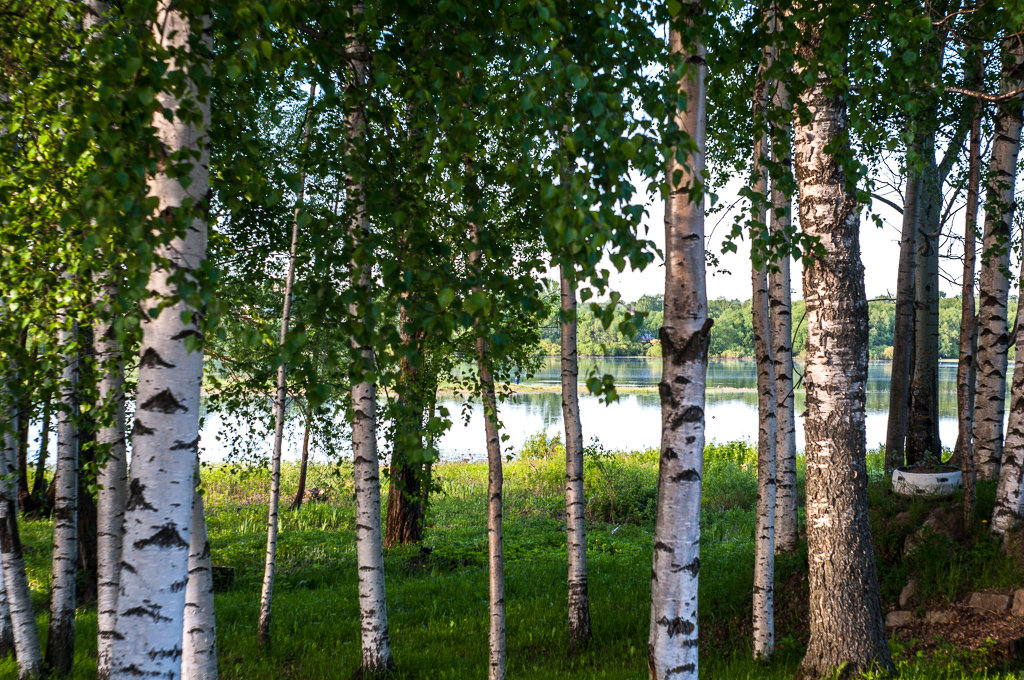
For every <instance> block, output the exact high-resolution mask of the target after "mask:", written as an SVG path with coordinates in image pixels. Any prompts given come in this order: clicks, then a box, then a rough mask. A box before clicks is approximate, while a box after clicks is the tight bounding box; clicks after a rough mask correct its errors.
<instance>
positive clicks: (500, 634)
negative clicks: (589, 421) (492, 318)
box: [469, 224, 507, 680]
mask: <svg viewBox="0 0 1024 680" xmlns="http://www.w3.org/2000/svg"><path fill="white" fill-rule="evenodd" d="M479 229H480V228H479V227H478V226H477V225H476V224H470V241H471V242H472V243H473V250H471V251H470V253H469V268H470V270H471V271H472V272H474V274H475V275H476V276H477V277H478V278H481V279H482V277H483V253H482V252H481V250H480V231H479ZM482 290H483V289H482V286H476V287H475V289H474V292H480V291H482ZM474 326H475V330H476V333H477V338H476V366H477V373H478V374H479V377H480V397H481V400H482V401H483V407H484V432H485V434H486V437H487V565H488V573H489V579H488V591H489V603H490V606H489V612H490V614H489V620H490V625H489V628H488V636H487V639H488V648H489V654H488V664H487V679H488V680H504V678H505V662H506V658H507V648H506V644H505V553H504V537H503V533H502V493H503V485H504V477H503V470H502V461H501V438H500V436H499V432H498V400H497V397H496V396H495V391H494V377H493V376H492V375H491V356H490V343H489V342H488V341H487V338H486V337H485V333H486V332H487V326H486V324H485V323H484V322H483V321H482V320H481V319H480V318H477V319H476V321H475V323H474Z"/></svg>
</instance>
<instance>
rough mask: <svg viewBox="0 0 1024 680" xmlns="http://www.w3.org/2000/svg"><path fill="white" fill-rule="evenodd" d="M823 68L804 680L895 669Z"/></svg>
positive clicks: (810, 27) (812, 295) (850, 269)
mask: <svg viewBox="0 0 1024 680" xmlns="http://www.w3.org/2000/svg"><path fill="white" fill-rule="evenodd" d="M798 27H799V29H800V31H801V33H802V39H801V42H800V43H799V44H798V48H797V50H798V61H797V73H796V76H797V77H798V78H799V77H800V76H801V75H802V73H803V72H804V71H805V70H806V68H807V66H803V65H801V64H816V63H820V62H819V60H820V59H821V58H822V55H821V54H820V50H821V49H822V45H821V42H822V38H821V31H822V28H821V26H820V25H818V24H809V23H800V24H798ZM832 85H833V83H832V82H831V81H830V78H829V75H828V72H827V70H826V69H824V68H820V69H818V73H817V77H816V79H815V81H814V82H813V84H810V85H809V86H808V88H807V89H806V90H805V91H804V92H802V93H801V94H800V101H801V103H802V104H803V105H804V106H805V107H806V109H807V111H808V112H809V113H810V119H809V120H807V121H806V122H805V121H803V120H802V119H801V116H799V115H797V116H794V132H793V137H794V159H795V164H794V169H795V174H796V179H797V187H798V190H799V202H800V226H801V227H802V229H803V230H804V232H805V233H806V234H808V235H809V236H812V237H816V238H817V239H818V240H819V242H820V246H821V251H820V252H819V253H818V254H817V255H816V256H815V257H812V258H809V259H808V260H807V261H806V262H805V265H804V299H805V300H806V301H807V330H808V334H807V364H806V372H805V374H804V378H805V382H806V384H807V420H806V423H805V425H804V432H805V435H806V439H807V441H806V448H805V451H806V459H807V552H808V565H809V566H808V575H809V583H810V615H809V619H810V640H809V642H808V646H807V654H806V656H805V657H804V659H803V662H802V663H801V666H800V671H799V673H798V677H804V678H822V677H828V676H829V674H830V673H833V672H835V671H836V670H837V669H840V668H842V669H843V673H844V674H856V673H858V672H863V671H867V670H873V669H876V668H877V669H879V670H881V671H883V672H891V671H893V670H894V667H893V663H892V658H891V656H890V653H889V646H888V642H887V640H886V637H885V624H884V621H883V618H882V603H881V598H880V596H879V592H878V575H877V571H876V567H875V557H874V552H873V549H872V544H871V524H870V522H869V518H868V498H867V482H868V474H867V458H866V448H867V447H866V442H865V429H864V424H865V386H866V383H867V373H868V351H867V347H868V304H867V298H866V296H865V293H864V267H863V265H862V264H861V259H860V234H859V231H860V220H859V217H858V205H857V198H856V193H855V190H854V188H853V187H852V186H847V181H846V173H845V171H844V170H843V167H842V165H841V164H840V162H839V161H838V159H836V157H835V156H834V155H833V153H832V151H831V149H834V148H840V149H842V148H848V144H849V139H848V137H847V134H848V133H847V129H846V127H847V120H846V102H845V100H844V99H843V97H842V96H841V95H838V94H834V93H831V92H830V90H832Z"/></svg>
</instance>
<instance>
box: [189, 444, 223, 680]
mask: <svg viewBox="0 0 1024 680" xmlns="http://www.w3.org/2000/svg"><path fill="white" fill-rule="evenodd" d="M190 533H191V535H190V536H189V548H188V584H187V585H186V586H185V619H184V626H183V637H182V643H181V678H182V680H217V630H216V626H215V624H214V615H213V567H212V566H211V563H210V541H209V539H208V538H207V534H206V514H205V512H204V511H203V495H202V493H200V489H199V458H198V456H197V457H196V462H195V486H194V490H193V492H192V527H191V532H190Z"/></svg>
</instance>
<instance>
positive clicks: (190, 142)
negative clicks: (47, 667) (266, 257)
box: [111, 2, 209, 680]
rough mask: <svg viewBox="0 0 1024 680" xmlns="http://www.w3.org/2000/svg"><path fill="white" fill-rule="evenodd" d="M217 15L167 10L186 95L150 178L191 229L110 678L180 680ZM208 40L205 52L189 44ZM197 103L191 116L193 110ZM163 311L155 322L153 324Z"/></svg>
mask: <svg viewBox="0 0 1024 680" xmlns="http://www.w3.org/2000/svg"><path fill="white" fill-rule="evenodd" d="M208 30H209V22H208V19H207V18H206V17H202V16H195V17H193V16H189V15H187V14H185V13H184V11H183V10H182V9H180V8H178V7H176V6H175V5H172V4H170V3H167V2H161V3H160V4H159V5H158V9H157V18H156V21H155V23H154V24H153V33H154V37H155V40H156V42H157V44H158V45H159V46H160V47H162V48H163V49H165V50H167V51H168V53H169V54H170V55H173V56H168V67H169V68H171V69H172V70H176V71H177V70H183V75H184V76H185V78H184V88H183V89H182V90H178V91H171V90H168V91H164V92H160V93H158V94H157V98H158V100H159V101H160V103H161V104H162V106H163V108H164V109H165V110H167V111H169V112H170V113H171V117H170V118H168V117H166V116H165V115H164V114H163V113H162V112H159V113H156V114H155V115H154V116H153V128H154V132H155V134H156V137H157V140H158V142H159V149H160V153H161V158H162V160H163V161H164V163H163V167H162V168H160V169H158V171H157V172H156V173H154V174H153V175H152V176H150V178H149V190H150V194H151V196H153V197H155V198H156V199H157V200H158V201H159V204H158V207H157V215H158V216H159V218H160V219H164V220H167V221H169V222H170V223H171V224H174V223H175V221H177V222H184V224H183V225H182V228H181V230H180V231H178V233H175V234H174V235H173V238H171V240H170V241H169V243H167V244H166V245H160V246H158V249H157V254H158V255H159V256H160V258H161V259H160V260H157V262H156V265H155V266H154V267H153V269H152V272H151V274H150V277H149V284H148V286H147V287H148V289H149V291H151V293H150V294H151V296H152V297H151V298H150V299H149V300H148V301H146V303H145V307H144V309H145V311H146V312H147V314H145V315H144V316H143V321H142V340H141V344H140V347H139V369H138V387H137V389H136V404H137V406H136V410H135V425H134V427H133V442H132V450H133V454H132V466H131V479H130V482H129V492H128V501H127V504H126V511H125V522H124V526H125V530H124V534H125V538H124V548H123V557H122V569H121V589H120V594H119V597H118V602H117V611H118V614H117V623H116V626H115V632H116V635H115V640H114V646H113V650H112V662H111V677H112V678H118V679H120V678H130V677H134V676H136V675H138V674H139V673H140V672H142V671H143V669H145V671H146V672H147V673H152V674H154V675H155V674H159V675H162V676H163V677H166V678H169V679H170V680H175V679H176V678H180V677H181V654H182V627H183V623H184V619H183V616H184V609H185V590H186V584H187V581H188V556H189V539H190V535H191V525H192V497H193V493H194V491H193V484H192V479H193V474H194V467H195V457H196V453H197V448H198V445H199V391H200V383H201V380H202V366H203V354H202V350H201V349H200V347H201V342H202V338H203V336H202V331H201V330H200V326H199V323H200V316H199V312H200V310H198V309H196V308H195V307H193V306H192V305H191V304H190V303H189V301H188V300H187V299H183V298H182V297H181V295H180V291H181V287H182V284H183V283H184V282H187V281H188V279H189V276H190V274H191V273H192V272H194V271H195V270H196V269H197V268H198V267H199V266H200V264H201V262H202V260H203V259H204V257H205V256H206V232H207V223H206V218H205V215H195V214H194V212H193V210H190V209H188V206H194V205H197V204H198V205H205V201H206V200H207V193H208V191H209V175H208V167H209V148H208V144H207V126H208V124H209V123H208V121H209V99H208V95H207V94H206V93H205V92H203V90H201V89H200V86H199V85H198V84H197V80H198V76H199V72H202V71H205V70H206V68H207V66H206V63H205V61H206V59H207V54H206V50H208V49H209V42H208V37H209V36H208V33H207V31H208ZM193 34H197V35H199V36H201V40H200V41H199V43H198V48H199V50H200V52H199V53H198V54H197V53H196V52H194V51H193V48H195V47H196V45H195V43H193V42H192V41H191V40H190V38H191V37H192V36H193ZM186 102H187V106H186ZM182 155H187V157H188V164H189V167H188V172H187V174H185V175H184V177H187V178H188V181H187V182H183V181H182V177H181V176H176V175H171V174H169V173H168V172H167V169H166V163H167V161H168V160H169V159H175V160H176V162H179V163H180V162H181V161H180V160H177V159H178V158H180V156H182ZM150 311H152V312H153V313H155V316H153V315H152V314H149V313H148V312H150Z"/></svg>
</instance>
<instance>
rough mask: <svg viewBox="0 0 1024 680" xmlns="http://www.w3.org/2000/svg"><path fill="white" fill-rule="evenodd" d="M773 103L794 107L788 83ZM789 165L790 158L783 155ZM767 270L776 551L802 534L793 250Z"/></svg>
mask: <svg viewBox="0 0 1024 680" xmlns="http://www.w3.org/2000/svg"><path fill="white" fill-rule="evenodd" d="M772 107H773V108H774V109H776V110H781V111H790V109H791V107H790V103H789V92H788V91H787V89H786V84H785V83H784V82H782V81H781V80H778V81H776V82H774V83H773V84H772ZM772 135H773V136H774V139H773V146H774V147H775V148H776V149H780V148H788V147H789V144H790V139H789V136H790V135H789V126H788V125H787V126H786V127H777V126H773V128H772ZM778 162H779V163H780V164H782V165H785V166H786V167H789V166H790V163H791V158H789V157H788V155H787V157H785V158H781V159H778ZM780 185H781V182H780V181H779V180H778V178H775V179H773V180H772V182H771V211H770V214H769V216H768V228H769V230H770V232H771V234H772V236H773V237H774V238H780V237H781V238H784V239H786V240H788V239H789V236H788V233H789V229H790V219H791V211H790V197H789V196H788V195H787V194H786V192H784V191H783V190H782V189H781V188H780ZM774 264H775V268H773V269H772V271H770V272H769V273H768V305H769V307H770V310H771V313H770V315H769V317H770V320H771V345H772V361H773V362H774V363H775V414H776V418H775V425H776V430H775V552H777V553H779V552H792V551H794V550H796V546H797V540H798V538H799V518H798V512H797V501H798V498H797V495H798V494H797V488H796V409H795V408H794V404H793V399H794V395H793V300H792V292H791V287H792V282H791V280H790V261H789V254H788V253H787V254H786V255H784V256H782V257H780V258H779V259H778V260H776V261H775V263H774Z"/></svg>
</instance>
